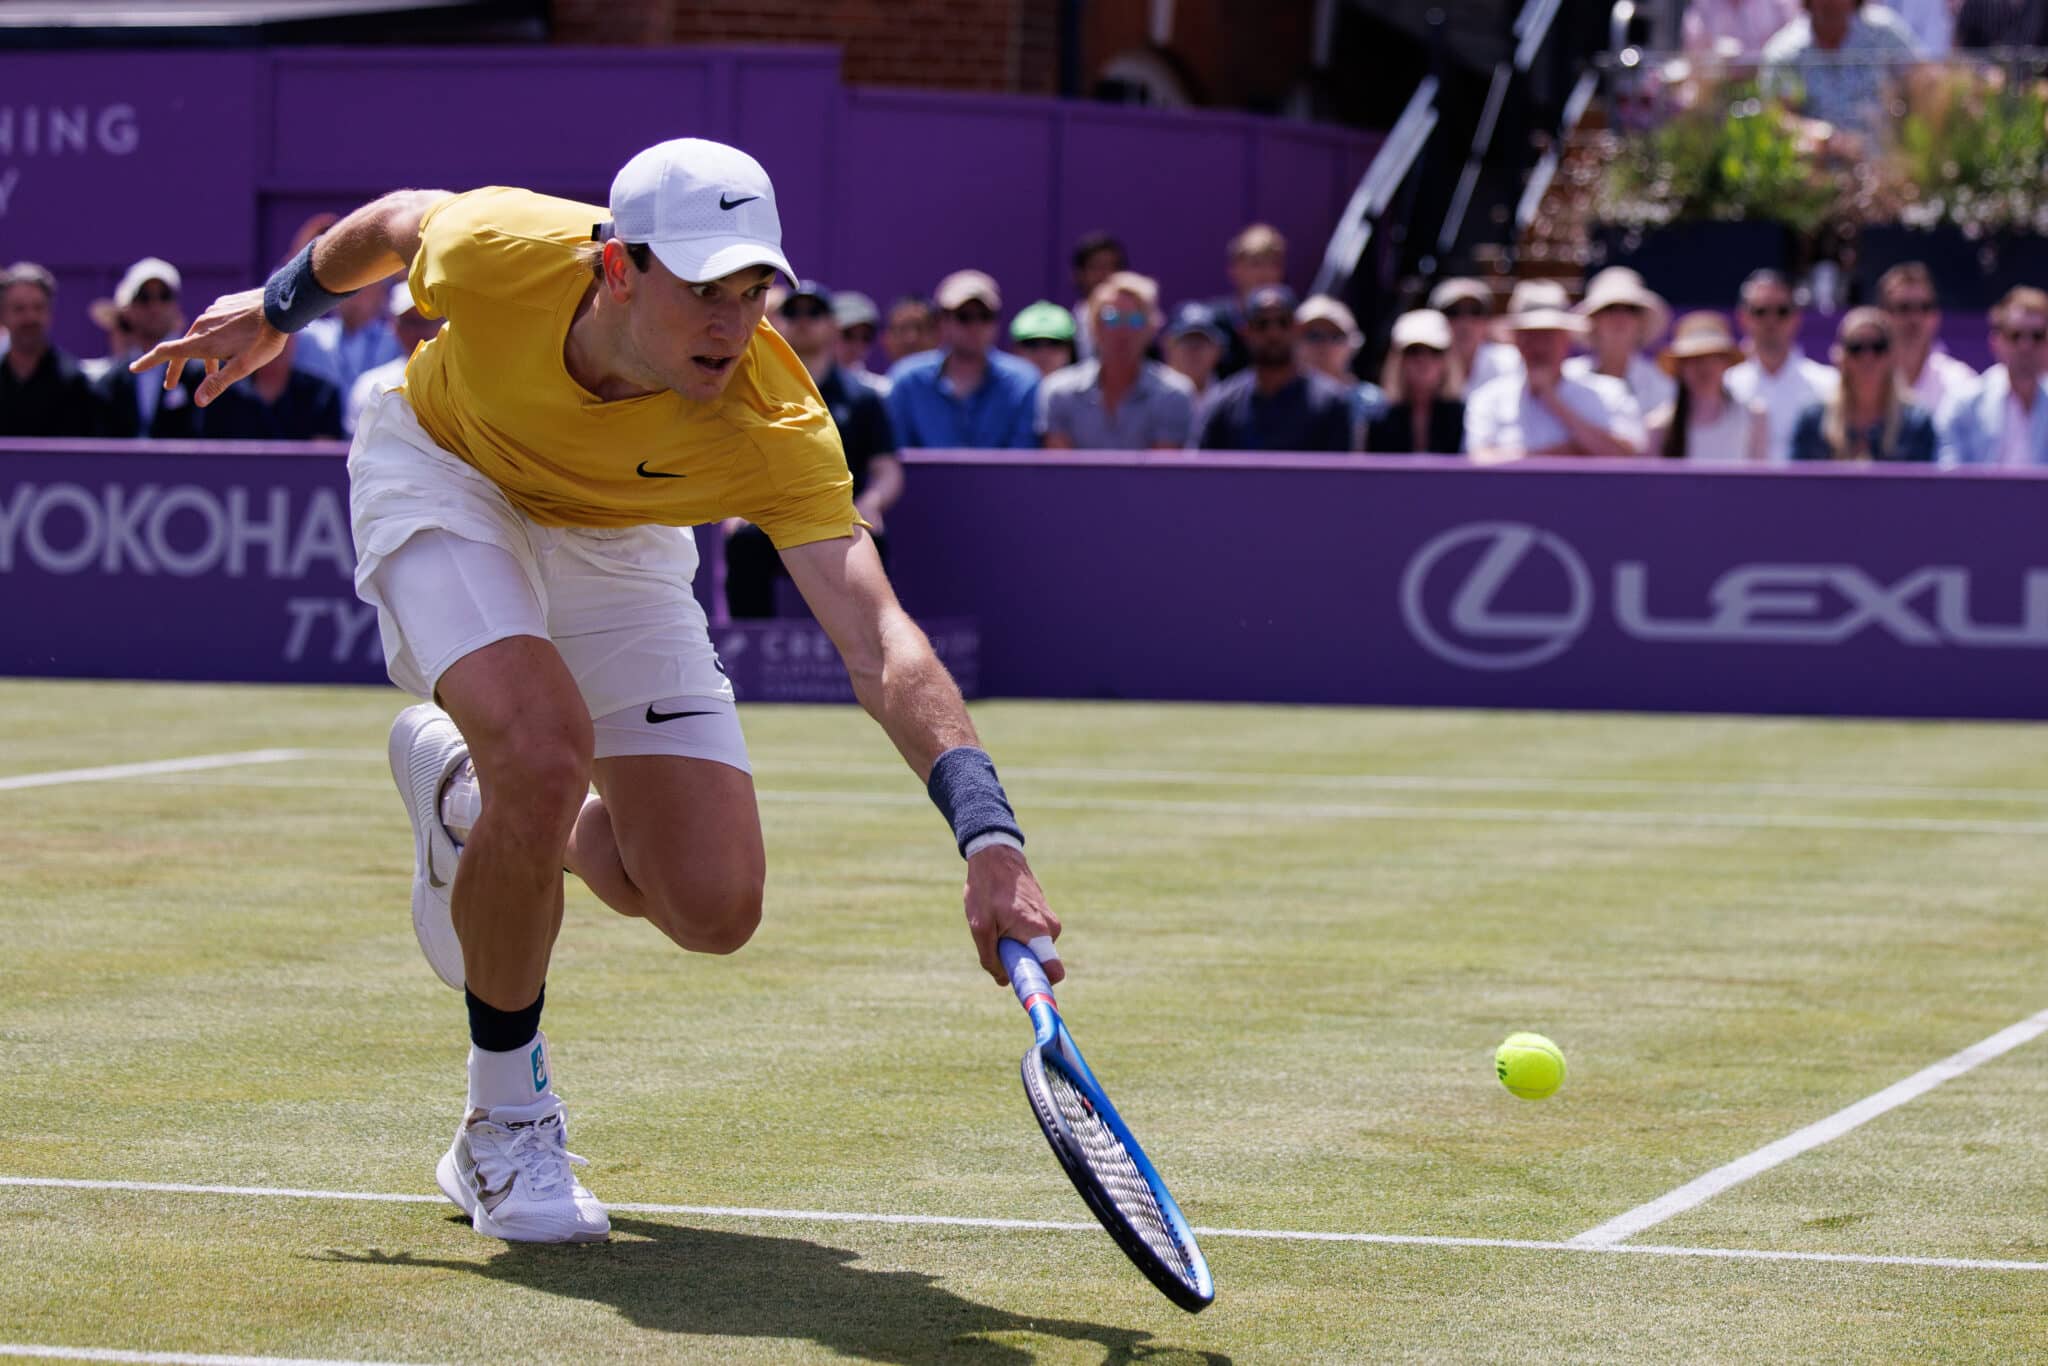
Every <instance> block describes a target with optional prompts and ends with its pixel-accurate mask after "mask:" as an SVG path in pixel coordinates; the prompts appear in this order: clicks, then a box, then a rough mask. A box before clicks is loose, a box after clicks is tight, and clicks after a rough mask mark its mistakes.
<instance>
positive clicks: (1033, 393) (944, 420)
mask: <svg viewBox="0 0 2048 1366" xmlns="http://www.w3.org/2000/svg"><path fill="white" fill-rule="evenodd" d="M934 300H935V302H936V303H937V304H938V306H939V346H938V349H937V350H935V351H926V352H924V353H923V354H921V355H915V356H907V357H905V358H904V359H903V360H901V361H898V362H897V364H896V367H895V368H894V369H892V370H891V371H890V372H889V420H890V423H891V424H892V425H893V426H894V427H895V429H896V440H897V444H898V445H900V446H902V447H904V448H905V449H909V448H911V447H916V446H925V447H942V448H954V449H959V448H973V447H980V448H984V449H995V448H1002V447H1034V446H1036V445H1037V444H1038V431H1037V422H1038V371H1037V369H1036V368H1035V367H1034V366H1033V365H1032V364H1031V363H1030V362H1029V361H1026V360H1021V359H1019V358H1018V357H1016V356H1011V355H1006V354H1004V353H1003V352H1001V351H998V350H996V320H997V317H998V315H999V314H1001V313H1002V311H1003V296H1002V294H1001V293H1000V292H999V291H998V290H997V289H996V282H995V281H994V280H992V279H990V278H989V277H988V276H987V275H984V274H983V273H982V272H980V271H978V270H956V271H954V272H953V273H952V274H951V275H948V276H947V277H946V278H945V279H943V280H941V281H939V288H938V291H937V293H936V294H935V296H934Z"/></svg>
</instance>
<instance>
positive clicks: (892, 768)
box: [304, 749, 2048, 803]
mask: <svg viewBox="0 0 2048 1366" xmlns="http://www.w3.org/2000/svg"><path fill="white" fill-rule="evenodd" d="M304 753H305V755H306V757H308V758H313V759H334V760H350V761H355V762H359V763H378V764H382V763H386V762H388V760H387V758H386V756H385V755H384V754H383V752H382V751H377V752H372V751H370V750H360V749H309V750H306V751H304ZM753 759H754V762H755V763H756V764H758V765H759V766H760V767H761V768H762V769H764V770H768V771H783V770H786V771H790V772H798V773H801V772H812V773H846V774H853V775H856V776H876V777H901V776H904V775H907V774H909V772H910V770H909V768H908V767H906V766H905V765H903V764H900V763H882V762H876V761H870V760H858V759H846V760H841V759H807V758H802V757H799V756H797V755H774V754H758V753H757V754H755V755H754V756H753ZM1003 772H1004V773H1006V774H1008V775H1010V776H1011V777H1012V778H1034V779H1043V780H1046V781H1048V782H1072V783H1087V784H1090V785H1097V784H1100V785H1115V784H1131V783H1178V784H1184V785H1186V786H1190V787H1283V788H1284V787H1299V788H1308V789H1313V790H1324V791H1332V792H1351V791H1363V792H1546V793H1553V794H1557V795H1569V794H1572V793H1583V794H1585V795H1588V796H1610V797H1703V796H1704V797H1713V796H1720V797H1811V798H1817V799H1822V800H1829V799H1832V800H1839V801H1963V802H2007V803H2013V802H2033V803H2048V787H1914V786H1910V785H1898V784H1882V783H1721V782H1653V781H1651V780H1648V779H1640V778H1554V777H1543V778H1516V777H1507V776H1500V775H1489V776H1480V777H1454V776H1449V775H1441V776H1437V775H1429V774H1420V773H1279V772H1253V771H1242V772H1233V771H1229V770H1218V769H1203V770H1194V769H1173V768H1057V767H1055V768H1042V767H1035V766H1032V765H1028V764H1020V765H1016V766H1014V767H1013V766H1011V765H1008V764H1006V765H1004V766H1003Z"/></svg>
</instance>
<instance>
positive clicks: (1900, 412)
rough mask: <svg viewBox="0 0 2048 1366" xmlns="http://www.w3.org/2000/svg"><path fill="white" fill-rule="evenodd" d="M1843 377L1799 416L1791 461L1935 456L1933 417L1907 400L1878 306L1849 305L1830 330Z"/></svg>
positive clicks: (1887, 327) (1888, 330)
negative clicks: (1861, 306) (1837, 324)
mask: <svg viewBox="0 0 2048 1366" xmlns="http://www.w3.org/2000/svg"><path fill="white" fill-rule="evenodd" d="M1834 361H1835V364H1836V365H1837V366H1839V367H1840V369H1841V376H1842V381H1841V383H1840V384H1839V385H1838V386H1836V389H1835V392H1834V394H1833V396H1832V397H1830V398H1828V399H1827V400H1826V401H1825V402H1822V403H1816V404H1814V405H1813V406H1812V407H1810V408H1808V409H1807V410H1806V411H1805V412H1803V413H1801V414H1800V415H1799V422H1798V424H1797V425H1796V426H1794V427H1793V429H1792V458H1793V459H1794V460H1885V461H1892V460H1906V461H1917V462H1926V461H1931V460H1933V459H1934V420H1933V419H1932V418H1930V417H1929V416H1928V415H1927V412H1926V410H1925V409H1923V408H1921V407H1920V405H1918V404H1917V403H1913V402H1911V401H1909V400H1908V399H1907V398H1906V397H1905V392H1904V390H1902V389H1901V388H1900V387H1899V378H1898V373H1897V371H1896V369H1895V368H1894V367H1893V364H1892V322H1891V319H1890V318H1888V317H1886V316H1885V312H1884V310H1883V309H1881V308H1852V309H1850V310H1849V311H1848V312H1847V313H1844V314H1843V315H1842V323H1841V326H1840V327H1838V328H1837V329H1835V348H1834Z"/></svg>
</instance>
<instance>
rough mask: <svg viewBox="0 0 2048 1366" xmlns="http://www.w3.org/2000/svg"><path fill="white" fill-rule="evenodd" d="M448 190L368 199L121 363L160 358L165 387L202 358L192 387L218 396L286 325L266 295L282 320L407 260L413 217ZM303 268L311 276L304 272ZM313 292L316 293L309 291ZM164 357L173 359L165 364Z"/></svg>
mask: <svg viewBox="0 0 2048 1366" xmlns="http://www.w3.org/2000/svg"><path fill="white" fill-rule="evenodd" d="M447 197H448V192H447V191H445V190H394V191H392V192H391V193H390V194H387V195H385V196H384V197H383V198H381V199H377V200H373V201H371V202H370V203H368V204H365V205H363V207H362V208H360V209H357V210H356V211H355V212H354V213H352V214H350V215H348V217H346V218H344V219H342V220H341V221H340V222H338V223H336V224H335V225H334V226H333V227H331V228H329V229H328V230H327V231H326V232H325V233H323V234H321V235H320V236H319V237H317V238H315V239H314V240H313V242H312V243H311V244H309V245H308V246H307V247H306V249H305V251H304V252H301V253H300V254H299V256H297V257H294V258H293V259H292V261H291V262H290V263H289V264H287V265H285V266H284V267H282V268H281V269H280V270H279V271H278V272H277V274H276V275H274V276H272V277H271V285H269V286H266V288H265V289H245V290H242V291H241V292H240V293H236V294H223V295H222V296H221V297H220V298H218V299H215V300H214V301H213V303H212V304H210V305H209V306H208V307H207V309H206V311H205V312H204V313H201V314H200V315H199V317H198V319H197V320H196V321H195V322H194V323H193V324H192V327H191V330H190V331H188V332H186V334H185V335H184V336H182V337H178V338H175V339H173V340H170V341H165V342H161V343H159V344H158V345H156V346H155V347H153V348H151V349H150V351H149V352H148V353H147V354H146V355H144V356H143V357H142V358H141V359H139V360H137V361H136V362H135V363H134V364H132V365H130V366H129V367H128V368H129V369H131V370H133V371H135V372H137V373H138V374H139V373H141V372H142V371H144V370H151V369H154V368H155V367H157V366H159V365H163V366H164V388H165V389H170V388H173V387H175V386H176V385H177V383H178V379H179V377H180V376H181V375H182V374H183V373H184V369H185V366H184V362H186V361H194V360H196V361H199V362H201V363H202V364H204V365H205V366H206V372H207V373H206V379H205V380H204V381H203V382H202V383H201V384H200V386H199V388H198V389H197V390H195V391H194V393H193V399H194V401H195V402H197V403H198V404H199V406H200V407H202V408H203V407H205V406H206V405H207V404H209V403H211V402H213V401H214V400H215V399H216V398H219V397H220V396H221V394H222V393H223V392H225V391H226V389H227V387H228V386H229V385H230V384H233V383H234V382H235V381H236V380H238V379H241V378H242V377H243V376H245V375H249V374H253V373H254V372H255V371H257V370H258V369H260V368H261V367H263V366H264V365H266V364H268V363H269V362H270V361H272V360H275V359H276V358H277V353H278V352H280V351H282V350H283V349H284V338H285V332H286V331H292V330H296V329H295V328H293V327H289V326H287V327H286V328H283V329H280V328H279V327H277V326H275V325H274V323H273V321H272V317H271V316H266V314H265V312H264V302H265V298H266V294H267V295H268V297H269V300H270V303H271V307H272V310H273V315H275V314H276V310H277V308H278V305H279V302H280V300H282V304H283V306H284V308H285V309H286V310H288V311H289V310H292V309H293V308H294V306H295V305H296V312H295V313H289V312H288V313H287V315H284V316H286V317H287V319H288V321H292V320H295V321H298V325H299V326H304V323H305V322H306V321H310V320H311V318H312V317H317V316H318V313H317V312H313V311H309V306H314V305H316V304H317V302H318V301H324V302H326V303H327V305H328V306H330V307H331V306H332V305H333V303H336V302H339V301H340V298H341V296H342V295H344V294H353V293H354V292H355V291H357V290H359V289H362V288H364V287H365V286H367V285H372V284H375V283H376V282H377V281H379V280H381V279H383V278H384V277H386V276H387V275H392V274H395V273H396V272H398V271H401V270H404V269H406V268H407V267H408V266H410V265H411V264H412V258H413V255H414V253H416V252H417V251H418V250H419V246H420V222H421V220H422V219H424V218H425V217H426V215H427V211H428V210H429V209H431V208H433V206H434V205H436V204H438V203H440V202H441V201H442V200H443V199H446V198H447ZM308 271H310V276H307V275H306V274H305V273H306V272H308ZM315 296H318V298H317V300H316V297H315ZM167 361H175V362H178V363H177V364H169V365H166V364H165V362H167Z"/></svg>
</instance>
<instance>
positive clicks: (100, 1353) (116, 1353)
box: [0, 1342, 398, 1366]
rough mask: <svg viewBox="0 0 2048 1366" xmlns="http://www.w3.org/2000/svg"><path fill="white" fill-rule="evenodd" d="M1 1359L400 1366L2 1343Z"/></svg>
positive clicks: (179, 1365) (171, 1365) (181, 1365)
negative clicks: (35, 1358) (32, 1358)
mask: <svg viewBox="0 0 2048 1366" xmlns="http://www.w3.org/2000/svg"><path fill="white" fill-rule="evenodd" d="M0 1357H39V1358H41V1359H43V1360H47V1361H131V1362H139V1363H142V1366H398V1363H392V1362H379V1361H347V1360H332V1359H329V1358H327V1357H245V1356H215V1355H213V1354H212V1353H208V1352H124V1351H120V1350H118V1349H116V1348H112V1347H51V1346H46V1345H44V1344H42V1343H37V1342H0Z"/></svg>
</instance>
